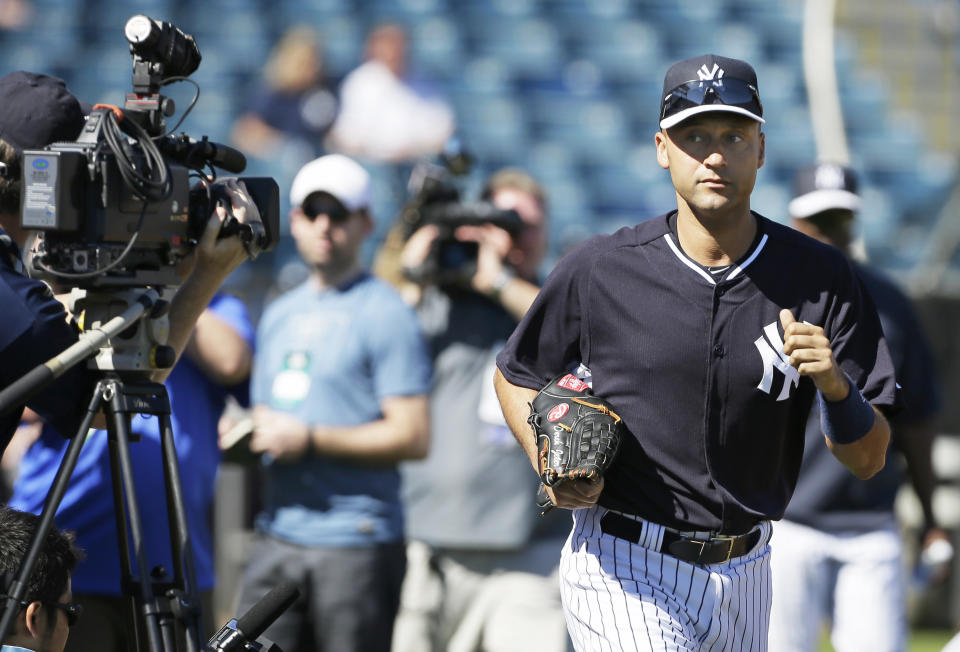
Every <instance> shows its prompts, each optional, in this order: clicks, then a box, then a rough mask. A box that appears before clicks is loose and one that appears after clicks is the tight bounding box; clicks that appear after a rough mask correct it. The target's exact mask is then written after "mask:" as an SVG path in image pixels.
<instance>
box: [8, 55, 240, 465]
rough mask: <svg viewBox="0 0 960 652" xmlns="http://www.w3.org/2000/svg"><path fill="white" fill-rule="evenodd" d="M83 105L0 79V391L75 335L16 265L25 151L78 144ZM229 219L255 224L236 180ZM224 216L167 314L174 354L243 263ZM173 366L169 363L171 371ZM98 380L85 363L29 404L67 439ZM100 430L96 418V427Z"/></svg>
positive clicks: (21, 76)
mask: <svg viewBox="0 0 960 652" xmlns="http://www.w3.org/2000/svg"><path fill="white" fill-rule="evenodd" d="M84 120H85V118H84V111H83V109H82V108H81V105H80V102H79V101H78V100H77V99H76V98H75V97H74V96H73V95H72V94H71V93H70V92H69V91H68V90H67V88H66V85H65V84H64V83H63V81H62V80H60V79H56V78H54V77H49V76H47V75H42V74H36V73H29V72H22V71H19V72H14V73H10V74H8V75H5V76H3V77H0V305H3V306H4V309H5V315H4V319H3V320H0V388H4V387H7V386H8V385H10V384H12V383H13V382H15V381H16V380H18V379H19V378H21V377H22V376H23V375H24V374H26V373H27V372H28V371H30V370H31V369H33V368H34V367H35V366H37V365H38V364H41V363H43V362H44V361H46V360H48V359H50V358H52V357H54V356H56V355H57V354H59V353H60V352H62V351H63V350H64V349H66V348H67V347H69V346H70V345H72V344H73V343H75V342H76V341H77V339H78V331H77V330H76V328H75V326H74V325H72V324H71V323H69V322H68V319H67V315H66V313H65V312H64V309H63V307H62V306H61V304H60V303H59V302H58V301H57V299H55V298H54V297H53V294H52V292H51V291H50V289H49V287H48V286H47V285H46V284H44V283H42V282H40V281H37V280H34V279H30V278H28V277H27V276H26V275H25V274H24V273H23V269H22V264H21V262H20V247H22V246H23V244H24V241H25V239H26V236H27V232H26V231H24V230H23V229H21V228H20V215H19V214H20V205H21V197H20V195H21V190H22V188H21V186H22V168H23V155H22V154H23V151H24V150H30V149H40V148H43V147H45V146H47V145H50V144H52V143H54V142H63V141H70V140H73V139H75V138H77V137H78V136H79V134H80V132H81V129H82V128H83V126H84ZM223 189H224V190H225V194H226V196H227V197H229V201H230V204H231V206H232V211H233V215H234V216H235V217H236V218H237V220H239V221H240V222H241V223H247V222H250V221H256V220H259V212H258V209H257V207H256V204H255V203H254V202H253V200H252V199H251V197H250V195H249V194H248V192H247V190H246V187H245V186H244V185H243V184H242V183H236V182H233V181H228V182H226V183H225V184H224V188H223ZM226 217H227V213H226V210H225V209H224V208H223V207H218V208H217V209H216V211H215V212H214V214H213V215H211V216H210V217H209V219H208V221H207V223H206V225H205V227H204V231H203V233H202V235H201V236H200V238H199V240H198V243H197V245H196V247H195V249H194V250H193V251H192V252H191V253H190V255H189V256H188V257H187V258H185V259H184V261H183V263H184V268H187V270H188V272H189V273H188V275H187V276H186V278H185V279H184V280H183V282H182V284H181V285H180V286H179V288H178V290H177V292H176V295H175V296H174V298H173V299H172V301H171V304H170V310H169V321H170V328H169V334H168V337H167V342H166V344H167V345H168V346H170V347H171V348H172V349H173V351H174V353H175V354H176V357H179V355H180V354H181V353H182V352H183V350H184V348H185V346H186V345H187V342H188V340H189V338H190V334H191V332H192V330H193V327H194V324H195V323H196V321H197V319H198V318H199V316H200V314H201V312H203V310H204V309H205V308H206V307H207V305H208V304H209V303H210V300H211V299H212V298H213V295H214V293H215V292H216V290H217V288H218V287H219V286H220V285H221V283H223V281H224V280H225V279H226V278H227V276H229V275H230V273H231V272H232V271H233V270H234V269H236V268H237V267H238V266H239V265H240V263H242V262H243V261H244V260H245V259H246V258H247V252H246V250H245V248H244V246H243V243H242V242H241V240H240V238H238V237H226V238H219V239H218V237H217V235H218V232H219V230H220V226H221V223H222V222H223V221H225V220H226ZM171 368H172V367H171ZM171 368H166V369H157V370H155V371H154V372H153V373H152V377H151V379H152V380H154V381H156V382H162V381H163V380H164V379H165V378H166V377H167V375H168V374H169V373H170V370H171ZM96 380H97V373H96V372H95V371H93V370H91V369H88V368H87V367H86V366H85V365H83V364H78V365H75V366H74V367H72V368H70V369H68V370H67V371H66V372H65V373H64V374H63V375H62V376H60V377H59V378H58V379H57V380H56V381H55V382H53V383H52V384H51V385H50V386H48V387H46V388H45V389H44V390H42V391H40V392H39V393H37V394H36V395H34V396H32V397H31V398H29V399H28V401H27V405H28V406H29V407H30V408H32V409H33V410H35V411H36V412H37V413H38V414H39V415H40V416H42V417H43V418H44V420H46V421H47V422H48V423H49V424H51V425H52V426H53V427H54V428H55V429H56V431H57V432H59V433H61V434H62V435H63V436H66V437H70V436H73V435H74V434H75V433H76V432H77V429H78V427H79V425H80V423H81V421H82V417H83V412H84V409H85V407H86V406H87V404H88V403H89V399H90V396H91V394H92V392H93V387H94V384H95V382H96ZM20 412H21V410H16V409H15V410H13V411H12V412H10V413H7V414H3V415H0V450H2V449H3V448H6V445H7V443H8V441H9V439H10V437H11V436H12V434H13V432H14V431H15V430H16V427H17V423H18V421H19V419H20ZM94 424H95V425H96V426H98V427H105V420H104V419H103V417H102V415H100V416H98V417H97V419H96V420H95V421H94Z"/></svg>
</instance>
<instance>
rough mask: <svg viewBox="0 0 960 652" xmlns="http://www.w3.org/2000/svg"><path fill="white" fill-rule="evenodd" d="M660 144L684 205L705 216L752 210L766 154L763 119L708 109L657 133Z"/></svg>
mask: <svg viewBox="0 0 960 652" xmlns="http://www.w3.org/2000/svg"><path fill="white" fill-rule="evenodd" d="M655 142H656V146H657V162H659V163H660V166H661V167H663V168H664V169H667V170H669V171H670V178H671V180H672V181H673V187H674V188H675V190H676V193H677V203H678V205H679V207H680V208H681V209H683V208H684V207H685V206H686V207H689V209H691V210H692V211H693V212H694V213H695V214H697V215H703V216H708V215H711V214H713V215H722V214H731V213H739V212H746V211H748V210H749V208H750V193H751V192H753V186H754V184H755V183H756V180H757V170H759V169H760V167H761V166H762V165H763V158H764V134H763V133H762V132H761V131H760V123H758V122H756V121H755V120H751V119H750V118H747V117H746V116H741V115H738V114H736V113H724V112H710V113H703V114H700V115H697V116H694V117H692V118H689V119H688V120H684V121H683V122H681V123H680V124H678V125H677V126H675V127H671V128H670V129H667V130H666V131H665V132H664V131H658V132H657V134H656V136H655Z"/></svg>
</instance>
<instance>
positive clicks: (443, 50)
mask: <svg viewBox="0 0 960 652" xmlns="http://www.w3.org/2000/svg"><path fill="white" fill-rule="evenodd" d="M462 55H463V48H462V40H461V35H460V32H459V30H458V28H457V24H456V23H455V22H453V21H452V20H449V19H448V18H445V17H441V16H435V17H432V18H427V19H425V20H422V21H418V22H417V23H415V24H414V26H413V28H412V30H411V35H410V62H411V64H412V65H413V66H414V67H415V68H418V69H422V70H424V71H426V72H427V73H429V74H430V75H432V76H434V77H438V78H442V79H449V78H453V77H456V76H458V75H459V74H460V73H461V72H462V70H463V58H462Z"/></svg>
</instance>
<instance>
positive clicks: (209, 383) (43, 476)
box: [10, 293, 253, 652]
mask: <svg viewBox="0 0 960 652" xmlns="http://www.w3.org/2000/svg"><path fill="white" fill-rule="evenodd" d="M252 340H253V327H252V326H251V324H250V321H249V319H248V317H247V312H246V308H245V306H244V305H243V303H242V302H241V301H240V300H239V299H236V298H235V297H232V296H229V295H227V294H222V293H221V294H217V295H216V296H215V297H214V299H213V301H212V302H211V303H210V306H209V307H208V308H207V309H206V310H205V311H204V312H203V313H202V314H201V315H200V318H199V319H198V320H197V325H196V327H195V329H194V331H193V334H192V335H191V338H190V341H189V342H188V344H187V347H186V349H185V351H184V355H183V356H182V357H181V359H180V361H179V362H178V363H177V365H176V367H175V368H174V369H173V371H172V372H171V374H170V376H169V378H168V379H167V381H166V383H165V385H166V388H167V392H168V395H169V398H170V406H171V412H172V414H171V424H172V427H173V433H174V441H175V443H176V447H177V459H178V462H179V467H180V479H181V483H182V488H183V497H184V502H185V507H186V512H187V524H188V527H189V531H190V539H191V543H192V546H193V558H194V564H195V568H196V579H197V584H198V586H197V587H194V588H197V589H199V591H200V596H199V597H200V599H201V607H202V615H203V617H204V620H203V622H202V623H201V628H200V633H201V634H204V633H207V634H211V633H212V632H213V627H214V623H213V619H212V618H213V600H212V591H213V586H214V575H213V568H214V565H213V544H212V536H211V532H210V525H209V523H210V509H211V506H212V504H213V494H214V488H215V480H216V473H217V465H218V462H219V459H220V453H219V448H218V445H217V422H218V420H219V418H220V415H221V413H222V412H223V408H224V406H225V404H226V400H227V396H228V395H234V396H235V397H236V398H238V399H239V400H241V401H243V402H247V396H246V394H247V387H246V380H247V378H248V376H249V373H250V367H251V361H252V357H253V356H252ZM32 427H33V426H32V425H30V424H27V425H26V426H25V427H22V428H21V429H20V431H18V434H17V436H16V437H15V439H16V438H17V437H21V436H24V434H25V432H24V431H25V430H27V431H29V430H30V429H31V428H32ZM131 431H132V433H135V434H137V435H140V436H141V439H140V440H139V441H136V442H133V443H132V444H131V446H130V455H131V459H132V463H133V472H134V482H135V486H136V492H137V500H138V505H139V507H140V512H141V514H142V516H143V523H142V524H143V535H144V537H143V540H144V543H145V546H146V552H147V563H148V566H149V567H150V568H153V567H154V566H157V565H162V566H163V567H164V568H165V569H166V570H167V571H168V572H170V573H172V572H173V565H172V555H171V552H170V548H169V542H170V536H169V533H168V524H167V518H166V515H167V505H166V499H165V489H164V480H163V467H162V457H161V451H160V431H159V421H158V419H157V418H156V417H153V416H149V417H147V416H143V415H138V416H136V417H135V418H134V419H133V420H132V422H131ZM66 448H67V442H66V440H64V438H63V437H61V436H60V435H59V434H57V433H56V432H55V431H54V430H53V429H52V428H51V427H49V426H48V425H44V426H43V429H42V431H41V434H40V437H39V439H38V440H37V441H36V442H35V443H34V444H33V445H32V446H31V447H30V448H29V449H28V450H27V452H26V454H25V456H24V458H23V460H22V462H21V464H20V473H19V477H18V478H17V480H16V483H15V485H14V494H13V498H12V499H11V501H10V504H11V505H12V506H14V507H16V508H18V509H23V510H26V511H29V512H34V513H39V512H40V510H41V509H42V508H43V504H44V502H45V500H46V497H47V493H48V492H49V490H50V487H51V485H52V484H53V478H54V476H55V475H56V472H57V470H58V469H59V468H60V464H61V462H62V460H63V456H64V453H65V451H66ZM110 471H111V468H110V456H109V454H108V435H107V432H106V431H104V430H97V431H95V432H93V433H92V434H90V435H89V436H88V437H87V440H86V442H85V443H84V445H83V448H82V449H81V452H80V457H79V460H78V462H77V466H76V468H75V469H74V472H73V475H72V476H71V477H70V484H69V486H68V488H67V492H66V494H65V495H64V497H63V501H62V502H61V503H60V507H59V509H58V510H57V515H56V522H57V524H58V525H60V526H62V527H66V528H69V529H71V530H74V531H75V532H76V536H77V543H78V545H80V546H81V547H82V548H83V549H84V550H85V551H86V560H85V561H83V562H82V563H80V564H79V565H78V566H77V569H76V571H75V572H74V575H73V590H74V598H75V599H76V601H77V602H79V603H80V604H82V605H83V608H84V617H83V619H82V620H81V621H80V622H79V623H77V625H76V626H75V627H74V628H73V631H72V633H71V637H70V640H69V642H68V643H67V648H66V649H67V650H68V651H71V650H76V651H82V650H100V651H103V652H111V651H114V652H126V650H131V649H134V648H135V646H136V643H135V642H134V640H135V639H134V637H135V634H134V627H135V625H134V622H133V620H132V617H131V614H132V611H131V608H130V600H129V597H128V596H129V594H125V593H124V591H123V589H122V587H121V569H120V552H119V548H118V545H119V544H118V542H117V526H116V520H115V518H114V500H113V499H114V496H113V491H112V485H111V473H110ZM134 572H136V569H134ZM138 616H139V614H138Z"/></svg>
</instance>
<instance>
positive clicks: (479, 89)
mask: <svg viewBox="0 0 960 652" xmlns="http://www.w3.org/2000/svg"><path fill="white" fill-rule="evenodd" d="M449 89H450V93H451V94H452V95H459V96H464V97H473V96H488V97H489V96H495V97H502V96H504V95H507V94H508V93H510V92H511V91H512V85H511V79H510V76H509V73H508V71H507V69H506V67H505V66H504V65H503V64H502V63H501V62H500V61H498V60H497V59H496V58H493V57H477V58H474V59H470V60H469V61H468V62H467V63H466V64H465V65H464V67H463V70H462V72H461V74H460V75H459V76H458V77H455V78H454V79H452V80H450V82H449Z"/></svg>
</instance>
